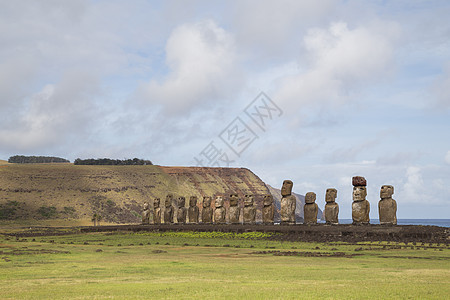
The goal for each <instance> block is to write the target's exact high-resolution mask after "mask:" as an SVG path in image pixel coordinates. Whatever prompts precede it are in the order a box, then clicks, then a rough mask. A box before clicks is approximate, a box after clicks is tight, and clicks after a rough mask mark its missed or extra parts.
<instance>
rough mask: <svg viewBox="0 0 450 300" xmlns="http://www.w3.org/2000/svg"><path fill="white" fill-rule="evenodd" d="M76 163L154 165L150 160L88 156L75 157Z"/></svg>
mask: <svg viewBox="0 0 450 300" xmlns="http://www.w3.org/2000/svg"><path fill="white" fill-rule="evenodd" d="M73 164H74V165H112V166H125V165H152V162H151V161H149V160H144V159H139V158H133V159H124V160H121V159H110V158H97V159H94V158H88V159H80V158H77V159H75V161H74V163H73Z"/></svg>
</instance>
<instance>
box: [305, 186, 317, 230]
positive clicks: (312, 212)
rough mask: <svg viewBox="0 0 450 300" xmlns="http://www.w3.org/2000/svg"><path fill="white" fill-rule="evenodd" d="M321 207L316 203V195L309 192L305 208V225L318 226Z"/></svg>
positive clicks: (306, 196)
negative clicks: (318, 214)
mask: <svg viewBox="0 0 450 300" xmlns="http://www.w3.org/2000/svg"><path fill="white" fill-rule="evenodd" d="M318 212H319V207H318V206H317V203H316V193H313V192H308V193H306V195H305V206H304V207H303V219H304V222H303V223H304V224H307V225H311V224H317V213H318Z"/></svg>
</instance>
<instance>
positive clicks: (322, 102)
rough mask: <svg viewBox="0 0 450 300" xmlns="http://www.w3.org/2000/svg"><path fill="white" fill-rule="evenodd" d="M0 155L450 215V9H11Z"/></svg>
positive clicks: (26, 5)
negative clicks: (158, 169) (119, 165)
mask: <svg viewBox="0 0 450 300" xmlns="http://www.w3.org/2000/svg"><path fill="white" fill-rule="evenodd" d="M0 7H1V9H0V106H1V110H0V159H8V157H10V156H12V155H17V154H21V155H48V156H59V157H64V158H67V159H69V160H71V161H73V160H74V159H76V158H100V157H109V158H116V159H124V158H134V157H138V158H143V159H149V160H151V161H152V162H153V163H154V164H158V165H167V166H221V167H227V166H229V167H243V168H248V169H250V170H252V171H253V172H254V173H255V174H257V175H258V176H259V177H260V178H261V179H262V180H263V181H264V182H266V183H268V184H270V185H271V186H274V187H277V188H280V187H281V185H282V182H283V180H284V179H291V180H292V181H293V182H294V189H293V190H294V192H296V193H299V194H303V195H304V194H306V193H307V192H315V193H316V194H317V201H316V203H318V205H319V207H320V208H322V209H323V208H324V206H325V191H326V189H327V188H331V187H334V188H336V189H337V190H338V195H337V202H338V204H339V205H340V218H351V203H352V185H351V178H352V176H356V175H359V176H364V177H365V178H366V180H367V190H368V195H367V200H369V202H370V203H371V212H370V217H371V218H372V219H376V218H378V209H377V203H378V201H379V200H380V196H379V193H380V187H381V186H382V185H384V184H390V185H393V186H394V195H393V198H394V199H395V200H396V201H397V205H398V211H397V217H398V218H403V219H405V218H424V219H426V218H450V196H449V195H450V89H449V87H450V22H448V16H449V15H450V2H449V1H421V0H408V1H407V0H404V1H403V0H398V1H381V0H380V1H351V0H347V1H337V0H324V1H300V0H277V1H269V0H259V1H256V0H255V1H251V0H240V1H214V0H213V1H210V0H209V1H200V0H198V1H196V0H184V1H170V0H168V1H143V0H130V1H114V0H96V1H94V0H91V1H89V0H71V1H59V0H40V1H34V0H29V1H27V0H20V1H8V0H0Z"/></svg>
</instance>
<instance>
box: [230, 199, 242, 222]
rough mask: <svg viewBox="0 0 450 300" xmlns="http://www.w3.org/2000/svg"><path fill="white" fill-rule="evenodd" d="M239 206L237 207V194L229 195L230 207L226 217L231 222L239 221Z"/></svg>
mask: <svg viewBox="0 0 450 300" xmlns="http://www.w3.org/2000/svg"><path fill="white" fill-rule="evenodd" d="M240 215H241V208H240V207H239V198H238V195H237V194H231V195H230V208H229V209H228V217H229V220H230V223H231V224H239V223H240V220H239V218H240Z"/></svg>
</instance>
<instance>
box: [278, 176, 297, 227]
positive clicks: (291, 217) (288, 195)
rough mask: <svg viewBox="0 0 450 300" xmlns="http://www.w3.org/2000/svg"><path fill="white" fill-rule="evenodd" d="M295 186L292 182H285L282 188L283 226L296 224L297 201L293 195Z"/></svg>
mask: <svg viewBox="0 0 450 300" xmlns="http://www.w3.org/2000/svg"><path fill="white" fill-rule="evenodd" d="M293 185H294V184H293V182H292V181H291V180H285V181H283V186H282V187H281V196H282V198H281V211H280V216H281V224H295V207H296V199H295V196H294V195H292V186H293Z"/></svg>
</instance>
